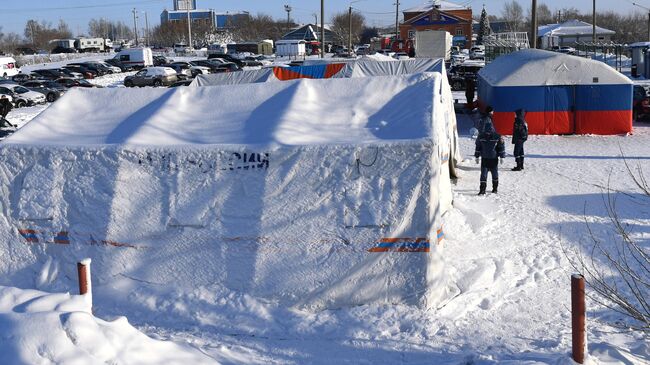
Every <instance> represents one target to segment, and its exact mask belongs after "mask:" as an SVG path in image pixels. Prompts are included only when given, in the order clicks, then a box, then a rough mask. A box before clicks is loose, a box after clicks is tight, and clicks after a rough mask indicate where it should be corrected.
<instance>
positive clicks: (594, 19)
mask: <svg viewBox="0 0 650 365" xmlns="http://www.w3.org/2000/svg"><path fill="white" fill-rule="evenodd" d="M591 22H592V23H593V24H592V25H591V28H592V35H591V41H592V42H593V43H596V0H594V13H593V14H592V19H591Z"/></svg>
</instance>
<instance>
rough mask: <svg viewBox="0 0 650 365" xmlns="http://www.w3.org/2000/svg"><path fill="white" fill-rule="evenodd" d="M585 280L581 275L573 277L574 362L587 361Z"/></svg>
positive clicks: (572, 352) (572, 323) (572, 328)
mask: <svg viewBox="0 0 650 365" xmlns="http://www.w3.org/2000/svg"><path fill="white" fill-rule="evenodd" d="M585 312H586V304H585V278H584V276H582V275H580V274H573V275H571V336H572V351H571V354H572V357H573V361H575V362H577V363H578V364H583V363H584V361H585Z"/></svg>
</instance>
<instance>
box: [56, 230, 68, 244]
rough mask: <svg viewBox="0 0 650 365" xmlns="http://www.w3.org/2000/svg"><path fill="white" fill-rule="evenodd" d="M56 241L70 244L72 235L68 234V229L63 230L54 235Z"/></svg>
mask: <svg viewBox="0 0 650 365" xmlns="http://www.w3.org/2000/svg"><path fill="white" fill-rule="evenodd" d="M54 243H58V244H60V245H69V244H70V237H69V236H68V232H66V231H61V232H59V233H57V234H56V236H54Z"/></svg>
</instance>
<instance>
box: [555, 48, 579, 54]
mask: <svg viewBox="0 0 650 365" xmlns="http://www.w3.org/2000/svg"><path fill="white" fill-rule="evenodd" d="M555 51H556V52H560V53H565V54H576V49H575V48H573V47H569V46H562V47H558V48H557V49H556V50H555Z"/></svg>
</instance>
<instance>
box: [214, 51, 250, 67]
mask: <svg viewBox="0 0 650 365" xmlns="http://www.w3.org/2000/svg"><path fill="white" fill-rule="evenodd" d="M208 59H209V60H212V59H221V60H222V61H223V62H232V63H234V64H236V65H237V66H238V67H244V66H249V62H248V61H244V60H240V59H239V58H236V57H233V56H232V55H229V54H211V55H208Z"/></svg>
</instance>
